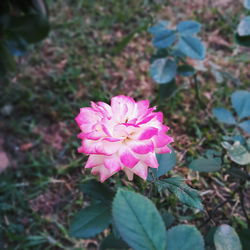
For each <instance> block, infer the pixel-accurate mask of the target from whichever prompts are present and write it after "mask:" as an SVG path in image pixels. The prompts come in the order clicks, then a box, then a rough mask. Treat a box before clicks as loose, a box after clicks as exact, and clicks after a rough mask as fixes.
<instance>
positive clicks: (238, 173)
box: [227, 167, 250, 180]
mask: <svg viewBox="0 0 250 250" xmlns="http://www.w3.org/2000/svg"><path fill="white" fill-rule="evenodd" d="M227 173H229V174H230V175H231V176H233V177H235V178H238V179H242V180H249V179H250V175H249V174H248V173H246V172H245V171H242V170H241V169H240V168H236V167H231V168H229V169H228V170H227Z"/></svg>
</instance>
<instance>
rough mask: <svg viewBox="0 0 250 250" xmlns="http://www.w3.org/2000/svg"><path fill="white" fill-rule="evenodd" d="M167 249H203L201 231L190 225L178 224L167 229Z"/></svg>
mask: <svg viewBox="0 0 250 250" xmlns="http://www.w3.org/2000/svg"><path fill="white" fill-rule="evenodd" d="M166 238H167V248H166V249H167V250H203V249H205V248H204V241H203V237H202V235H201V233H200V232H199V231H198V230H197V228H196V227H194V226H191V225H178V226H175V227H172V228H170V229H169V230H167V233H166Z"/></svg>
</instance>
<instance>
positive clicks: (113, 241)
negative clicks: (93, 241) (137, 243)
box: [100, 234, 129, 250]
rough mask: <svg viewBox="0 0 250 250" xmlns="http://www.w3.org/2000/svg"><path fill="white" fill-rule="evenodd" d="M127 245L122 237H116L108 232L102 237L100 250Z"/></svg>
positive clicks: (121, 247) (124, 247) (126, 246)
mask: <svg viewBox="0 0 250 250" xmlns="http://www.w3.org/2000/svg"><path fill="white" fill-rule="evenodd" d="M128 248H129V246H128V245H127V243H126V242H124V241H123V240H122V239H120V238H119V239H118V238H117V237H115V236H114V235H113V234H109V235H108V236H107V237H106V238H104V239H103V240H102V242H101V245H100V250H105V249H107V250H112V249H128Z"/></svg>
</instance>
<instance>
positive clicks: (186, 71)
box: [177, 65, 195, 76]
mask: <svg viewBox="0 0 250 250" xmlns="http://www.w3.org/2000/svg"><path fill="white" fill-rule="evenodd" d="M194 73H195V69H194V68H193V67H192V66H191V65H180V66H178V68H177V75H180V76H192V75H193V74H194Z"/></svg>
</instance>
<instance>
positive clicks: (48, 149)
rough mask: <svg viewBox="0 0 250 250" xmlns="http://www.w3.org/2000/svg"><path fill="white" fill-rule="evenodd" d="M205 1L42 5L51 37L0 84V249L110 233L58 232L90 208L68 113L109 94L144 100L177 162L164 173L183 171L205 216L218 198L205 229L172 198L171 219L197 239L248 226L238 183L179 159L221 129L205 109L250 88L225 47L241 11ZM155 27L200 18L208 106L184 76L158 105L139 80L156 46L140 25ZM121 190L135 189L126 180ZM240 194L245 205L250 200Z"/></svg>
mask: <svg viewBox="0 0 250 250" xmlns="http://www.w3.org/2000/svg"><path fill="white" fill-rule="evenodd" d="M211 2H212V1H209V0H204V1H200V0H196V1H192V3H190V1H189V3H188V1H182V0H177V1H173V0H171V1H163V0H162V1H161V0H155V1H153V0H138V1H132V0H131V1H125V0H121V1H115V0H108V1H101V0H98V1H70V0H67V1H49V9H50V22H51V32H50V35H49V37H48V38H47V39H46V40H44V41H43V42H41V43H39V44H37V45H36V46H34V47H33V48H31V49H30V50H29V52H28V53H27V54H26V55H25V56H24V57H22V58H18V62H19V66H18V70H17V72H15V73H11V74H10V75H8V76H7V77H5V78H3V79H2V80H0V82H1V85H0V88H1V100H0V108H1V114H0V159H1V165H0V172H1V173H0V194H1V196H0V201H1V204H0V213H1V217H0V221H1V227H0V248H1V249H34V248H36V249H84V248H88V249H96V248H97V246H98V244H99V242H100V239H101V238H102V237H103V235H105V234H107V232H104V233H103V234H101V235H99V236H98V237H96V238H94V239H90V240H76V239H73V238H70V237H69V236H68V233H67V230H68V227H69V222H70V220H71V218H72V216H73V215H74V213H75V212H76V211H77V210H79V209H80V208H81V207H84V206H86V205H87V204H88V203H89V200H88V198H86V197H84V195H83V193H81V192H80V191H79V184H80V183H82V182H83V181H84V180H86V179H88V178H90V175H89V172H88V171H86V170H84V169H83V166H84V162H85V161H86V159H87V157H86V156H83V155H80V154H78V153H77V147H78V145H79V141H78V139H77V137H76V135H77V133H78V132H79V131H78V129H77V127H76V124H75V122H74V117H75V116H76V115H77V113H78V112H79V108H80V107H83V106H88V105H89V102H90V101H100V100H101V101H105V102H109V100H110V97H111V96H114V95H117V94H126V95H130V96H132V97H134V98H136V99H137V100H139V99H145V98H146V99H150V101H151V103H152V105H157V106H158V109H159V110H161V111H163V112H164V115H165V122H166V123H167V124H168V126H169V127H170V128H171V134H172V136H173V137H174V138H175V143H174V144H173V147H174V149H175V150H176V152H177V155H178V163H177V166H176V168H175V169H174V170H173V173H181V174H183V175H184V176H185V177H186V178H187V183H188V184H190V185H191V186H192V187H193V188H196V189H198V190H199V191H200V192H201V194H202V198H203V204H204V206H205V207H206V209H207V211H208V213H209V212H210V211H212V210H213V209H214V207H215V206H217V205H218V204H221V203H222V202H223V201H225V206H221V207H218V209H216V211H214V212H213V213H214V214H213V219H212V220H210V221H209V222H208V223H207V224H205V225H203V224H204V221H205V220H206V219H207V218H208V215H207V214H203V215H201V214H200V213H196V214H194V213H191V212H190V211H189V210H188V209H186V210H183V209H182V206H181V205H180V204H178V203H176V201H171V202H173V204H174V206H175V208H174V212H175V213H176V214H177V215H179V217H178V218H179V221H182V222H184V223H185V222H190V223H194V224H196V225H197V226H202V229H201V230H204V232H205V231H206V230H207V229H208V228H209V225H213V224H221V223H227V224H231V225H233V226H235V227H236V228H239V227H240V226H242V225H243V226H244V225H245V224H246V222H245V219H244V215H243V212H242V209H241V206H240V205H239V197H238V196H237V195H234V196H233V197H231V194H232V190H234V187H235V186H236V185H237V181H236V180H234V179H230V178H229V177H228V175H227V174H226V173H225V172H224V171H221V172H215V173H209V174H197V173H194V172H190V170H188V168H187V159H189V158H190V157H195V156H197V155H198V154H199V153H201V152H204V151H205V150H206V149H210V148H213V149H216V148H218V145H220V141H221V136H222V133H221V131H224V128H223V127H221V125H219V124H218V123H217V122H216V121H215V119H214V118H213V117H212V115H211V109H212V108H213V107H217V106H227V107H229V104H230V101H229V97H230V94H231V93H232V92H233V91H235V90H236V89H248V90H249V89H250V88H249V86H250V84H249V83H250V81H249V76H250V74H249V72H250V66H249V65H248V64H247V63H248V62H249V56H248V55H249V50H247V49H244V48H242V47H238V46H237V45H236V44H235V43H234V40H233V33H234V31H235V29H236V27H237V23H238V22H239V20H240V18H241V16H242V15H243V6H241V5H240V4H236V3H235V1H233V0H232V1H230V0H223V1H222V0H220V1H216V3H211ZM159 19H166V20H170V21H171V22H172V24H173V25H175V24H176V23H177V22H178V21H181V20H187V19H193V20H198V21H199V22H201V24H202V32H201V34H200V36H201V38H202V40H203V41H204V42H205V43H206V47H207V57H206V60H205V61H204V62H203V66H204V68H205V70H204V71H200V72H199V74H198V82H199V89H200V93H201V98H202V100H203V102H204V103H206V107H205V109H204V108H203V109H201V108H200V107H199V103H197V100H196V98H195V89H194V86H193V82H192V79H191V80H190V79H188V78H180V79H177V85H178V86H181V87H182V89H181V90H180V91H179V92H178V93H176V95H175V96H174V97H171V98H168V99H163V100H162V99H160V98H158V91H159V86H157V85H156V84H155V83H154V82H153V81H152V79H151V78H150V76H149V73H148V72H149V59H150V56H151V55H152V53H153V47H152V45H151V37H150V34H149V33H148V32H147V30H146V28H145V27H147V26H150V25H152V24H153V23H154V22H155V21H157V20H159ZM118 178H120V177H119V176H116V177H115V178H114V180H113V181H112V180H111V181H108V183H109V184H112V182H114V181H116V180H117V179H118ZM122 182H123V183H124V185H132V184H130V183H128V182H127V180H126V179H125V178H124V179H122ZM244 192H245V199H246V200H248V202H246V208H247V209H249V208H250V205H249V198H250V197H249V192H248V196H247V192H246V191H244ZM160 202H161V201H160V198H159V199H158V200H157V203H160ZM204 218H205V219H204Z"/></svg>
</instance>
